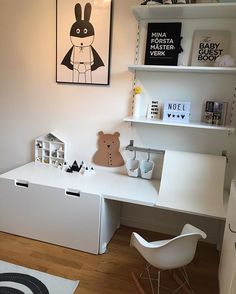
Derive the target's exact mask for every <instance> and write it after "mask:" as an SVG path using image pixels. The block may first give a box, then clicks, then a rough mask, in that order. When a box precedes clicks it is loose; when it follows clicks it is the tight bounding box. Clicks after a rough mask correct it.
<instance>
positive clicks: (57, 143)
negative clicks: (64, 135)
mask: <svg viewBox="0 0 236 294" xmlns="http://www.w3.org/2000/svg"><path fill="white" fill-rule="evenodd" d="M35 161H36V162H42V163H46V164H53V165H55V166H57V167H62V166H63V165H64V164H65V162H66V144H65V142H64V141H62V140H61V139H59V138H58V137H57V136H55V135H54V134H53V133H49V134H46V135H43V136H40V137H38V138H37V139H36V140H35Z"/></svg>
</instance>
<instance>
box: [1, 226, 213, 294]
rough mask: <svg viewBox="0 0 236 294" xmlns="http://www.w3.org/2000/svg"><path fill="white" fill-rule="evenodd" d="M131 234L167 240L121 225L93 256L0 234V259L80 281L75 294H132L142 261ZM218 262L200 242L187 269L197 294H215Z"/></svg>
mask: <svg viewBox="0 0 236 294" xmlns="http://www.w3.org/2000/svg"><path fill="white" fill-rule="evenodd" d="M133 231H136V232H138V233H140V234H142V236H143V237H144V238H146V239H147V240H149V241H153V240H160V239H164V238H168V236H167V235H163V234H159V233H154V232H148V231H144V230H139V229H133V228H128V227H123V226H122V227H121V228H120V229H119V230H118V231H117V232H116V234H115V235H114V237H113V239H112V241H111V242H110V244H109V246H108V253H106V254H103V255H98V256H96V255H92V254H88V253H84V252H80V251H77V250H72V249H68V248H64V247H60V246H56V245H52V244H47V243H44V242H40V241H35V240H31V239H27V238H23V237H19V236H15V235H11V234H7V233H3V232H0V259H1V260H4V261H7V262H11V263H15V264H18V265H21V266H25V267H29V268H33V269H36V270H39V271H43V272H47V273H49V274H53V275H58V276H62V277H64V278H68V279H73V280H80V285H79V287H78V288H77V290H76V292H75V294H88V293H96V294H111V293H114V294H121V293H134V294H135V293H137V290H136V288H135V285H134V282H133V280H132V277H131V272H132V271H134V272H137V273H138V272H140V271H141V270H142V269H143V267H144V265H145V262H144V260H143V258H142V257H141V256H140V255H139V254H138V252H137V251H136V250H135V249H134V248H130V247H129V241H130V235H131V233H132V232H133ZM218 263H219V254H218V252H217V250H216V248H215V246H213V245H210V244H207V243H203V242H199V243H198V248H197V252H196V256H195V259H194V261H193V262H192V263H191V264H190V265H189V266H188V272H189V276H190V280H191V283H192V286H193V288H194V289H195V291H196V292H195V293H196V294H218V282H217V270H218ZM147 293H149V292H148V291H147ZM163 293H165V292H163Z"/></svg>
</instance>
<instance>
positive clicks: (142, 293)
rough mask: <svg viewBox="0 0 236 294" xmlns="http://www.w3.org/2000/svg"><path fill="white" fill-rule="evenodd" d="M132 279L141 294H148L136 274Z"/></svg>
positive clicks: (133, 274)
mask: <svg viewBox="0 0 236 294" xmlns="http://www.w3.org/2000/svg"><path fill="white" fill-rule="evenodd" d="M132 278H133V280H134V283H135V285H136V287H137V289H138V291H139V293H140V294H146V292H145V291H144V289H143V287H142V285H141V284H140V282H139V279H138V277H137V276H136V274H135V273H134V272H132Z"/></svg>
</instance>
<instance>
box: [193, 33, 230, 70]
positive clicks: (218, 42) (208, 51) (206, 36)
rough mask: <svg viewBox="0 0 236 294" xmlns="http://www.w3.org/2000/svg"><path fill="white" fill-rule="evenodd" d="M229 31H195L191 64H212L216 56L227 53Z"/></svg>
mask: <svg viewBox="0 0 236 294" xmlns="http://www.w3.org/2000/svg"><path fill="white" fill-rule="evenodd" d="M229 39H230V33H229V31H216V30H200V31H195V32H194V35H193V43H192V58H191V65H192V66H214V63H215V61H216V58H217V57H219V56H222V55H225V54H228V53H229Z"/></svg>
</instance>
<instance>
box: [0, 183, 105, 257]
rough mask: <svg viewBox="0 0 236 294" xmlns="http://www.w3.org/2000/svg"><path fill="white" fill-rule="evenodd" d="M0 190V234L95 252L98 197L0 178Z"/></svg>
mask: <svg viewBox="0 0 236 294" xmlns="http://www.w3.org/2000/svg"><path fill="white" fill-rule="evenodd" d="M0 187H1V193H0V231H3V232H8V233H12V234H16V235H21V236H25V237H29V238H33V239H37V240H41V241H46V242H49V243H53V244H58V245H62V246H66V247H70V248H74V249H79V250H82V251H86V252H90V253H94V254H97V253H98V252H99V233H100V213H101V197H100V196H99V195H95V194H89V193H84V192H79V191H76V190H65V189H61V188H56V187H49V186H43V185H38V184H33V183H27V182H26V181H18V180H16V181H14V180H11V179H2V178H0Z"/></svg>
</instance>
